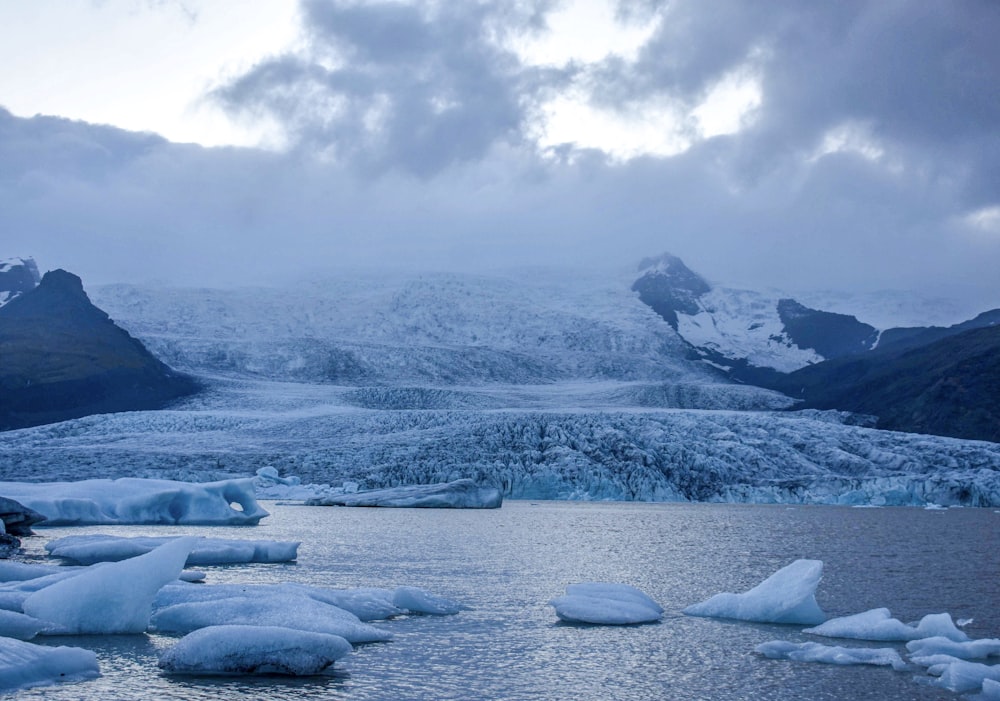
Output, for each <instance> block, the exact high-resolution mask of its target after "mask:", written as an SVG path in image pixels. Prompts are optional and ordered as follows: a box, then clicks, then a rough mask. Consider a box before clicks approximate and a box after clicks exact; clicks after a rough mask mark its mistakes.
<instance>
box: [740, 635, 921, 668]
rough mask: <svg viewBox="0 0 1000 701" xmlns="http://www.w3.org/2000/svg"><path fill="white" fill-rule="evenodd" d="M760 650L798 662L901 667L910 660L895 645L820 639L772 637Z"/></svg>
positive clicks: (758, 648)
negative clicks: (857, 644)
mask: <svg viewBox="0 0 1000 701" xmlns="http://www.w3.org/2000/svg"><path fill="white" fill-rule="evenodd" d="M755 649H756V651H757V652H759V653H760V654H762V655H764V657H768V658H770V659H773V660H795V661H796V662H822V663H825V664H836V665H855V664H868V665H876V666H880V667H892V668H893V669H897V670H901V669H905V668H906V663H905V662H904V661H903V658H902V657H900V655H899V653H898V652H896V651H895V650H894V649H892V648H888V647H882V648H861V647H840V646H831V645H820V644H819V643H791V642H787V641H784V640H772V641H771V642H767V643H762V644H760V645H758V646H757V647H756V648H755Z"/></svg>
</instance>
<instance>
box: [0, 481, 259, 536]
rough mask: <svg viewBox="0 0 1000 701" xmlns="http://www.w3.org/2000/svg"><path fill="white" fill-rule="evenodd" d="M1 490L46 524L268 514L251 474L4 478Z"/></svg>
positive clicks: (252, 519) (232, 521) (247, 519)
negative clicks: (202, 478) (206, 478)
mask: <svg viewBox="0 0 1000 701" xmlns="http://www.w3.org/2000/svg"><path fill="white" fill-rule="evenodd" d="M0 492H2V493H3V494H5V495H8V496H10V497H12V498H14V499H17V500H18V501H19V502H21V503H22V504H24V505H25V506H27V507H29V508H31V509H34V510H35V511H37V512H39V513H41V514H42V515H43V516H45V517H46V518H47V519H48V520H47V521H46V523H45V525H46V526H80V525H89V524H184V525H232V526H245V525H246V526H249V525H256V524H257V523H258V522H259V521H260V520H261V519H262V518H264V517H265V516H267V515H268V513H267V512H266V511H265V510H264V509H262V508H261V507H260V505H259V504H258V503H257V500H256V498H255V497H254V490H253V481H252V480H251V479H249V478H245V479H234V480H223V481H221V482H205V483H194V482H174V481H172V480H151V479H137V478H131V477H124V478H122V479H116V480H104V479H93V480H84V481H82V482H47V483H29V482H0Z"/></svg>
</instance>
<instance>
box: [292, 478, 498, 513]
mask: <svg viewBox="0 0 1000 701" xmlns="http://www.w3.org/2000/svg"><path fill="white" fill-rule="evenodd" d="M502 502H503V497H502V496H501V494H500V490H499V489H496V488H495V487H481V486H479V485H477V484H476V483H475V482H474V481H473V480H471V479H460V480H455V481H453V482H447V483H443V484H421V485H414V486H410V487H390V488H388V489H376V490H371V491H366V492H356V493H354V494H338V495H332V496H324V497H319V498H314V499H309V500H308V501H307V502H306V504H308V505H310V506H384V507H397V508H434V509H498V508H500V505H501V504H502Z"/></svg>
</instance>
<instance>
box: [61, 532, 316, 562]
mask: <svg viewBox="0 0 1000 701" xmlns="http://www.w3.org/2000/svg"><path fill="white" fill-rule="evenodd" d="M176 537H177V536H155V537H150V536H140V537H135V538H124V537H120V536H111V535H102V534H93V535H71V536H66V537H64V538H59V539H57V540H53V541H51V542H49V543H48V544H46V546H45V549H46V550H48V551H49V554H50V555H51V556H52V557H58V558H61V559H63V560H69V561H71V562H76V563H79V564H81V565H92V564H94V563H96V562H119V561H121V560H125V559H127V558H130V557H135V556H136V555H144V554H145V553H148V552H149V551H150V550H152V549H153V548H158V547H159V546H161V545H163V544H164V543H166V542H169V541H171V540H173V539H174V538H176ZM298 547H299V543H297V542H294V541H275V540H242V539H227V538H206V537H204V536H199V537H198V539H197V540H196V541H195V544H194V548H193V549H192V550H191V554H190V555H188V561H187V564H188V565H189V566H205V565H230V564H236V563H243V562H289V561H291V560H294V559H295V558H296V556H297V554H298Z"/></svg>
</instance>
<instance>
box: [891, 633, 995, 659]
mask: <svg viewBox="0 0 1000 701" xmlns="http://www.w3.org/2000/svg"><path fill="white" fill-rule="evenodd" d="M906 649H907V650H909V651H910V654H911V655H914V656H926V655H950V656H951V657H957V658H959V659H963V660H977V659H982V658H985V657H1000V638H986V639H982V640H966V641H962V642H959V641H955V640H952V639H950V638H946V637H943V636H934V637H933V638H921V639H919V640H911V641H910V642H908V643H906Z"/></svg>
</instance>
